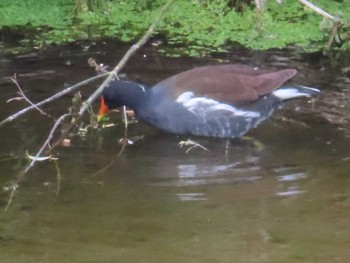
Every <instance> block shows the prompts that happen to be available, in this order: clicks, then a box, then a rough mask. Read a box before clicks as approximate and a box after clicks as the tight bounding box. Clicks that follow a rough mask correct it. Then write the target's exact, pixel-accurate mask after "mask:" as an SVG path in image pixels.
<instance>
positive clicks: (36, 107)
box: [10, 75, 52, 118]
mask: <svg viewBox="0 0 350 263" xmlns="http://www.w3.org/2000/svg"><path fill="white" fill-rule="evenodd" d="M10 79H11V81H12V82H13V83H14V84H15V85H16V87H17V89H18V90H19V93H20V95H21V96H22V98H23V99H24V100H25V101H26V102H28V103H29V104H30V105H31V106H33V107H34V109H36V110H38V111H39V112H40V113H41V114H43V115H45V116H47V117H49V118H52V116H51V115H50V114H47V113H46V112H44V111H43V110H42V109H40V108H39V107H38V106H37V105H35V104H34V103H33V102H32V101H31V100H30V99H28V97H27V96H26V95H25V93H24V91H23V90H22V88H21V86H20V85H19V83H18V81H17V78H16V75H15V76H14V77H12V78H10Z"/></svg>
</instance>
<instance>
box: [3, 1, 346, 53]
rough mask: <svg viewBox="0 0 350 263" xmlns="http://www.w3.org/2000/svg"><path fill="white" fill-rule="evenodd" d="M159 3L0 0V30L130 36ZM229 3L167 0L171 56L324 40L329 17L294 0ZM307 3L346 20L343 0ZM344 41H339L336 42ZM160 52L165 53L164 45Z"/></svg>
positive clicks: (59, 39) (57, 36)
mask: <svg viewBox="0 0 350 263" xmlns="http://www.w3.org/2000/svg"><path fill="white" fill-rule="evenodd" d="M164 2H165V1H162V0H153V1H150V0H134V1H131V0H125V1H120V0H114V1H107V0H100V1H93V0H75V1H74V0H27V1H14V0H2V1H1V2H0V29H1V28H5V27H11V28H14V27H15V28H29V29H30V30H31V32H32V34H31V35H30V36H28V35H25V37H26V38H28V37H29V38H31V39H30V40H31V41H26V43H34V44H35V45H40V46H43V45H47V44H53V43H64V42H72V41H75V40H78V39H90V40H92V39H98V38H103V37H114V38H117V39H119V40H122V41H127V42H129V41H134V40H136V39H137V38H138V37H139V36H140V35H142V34H143V33H144V32H145V30H147V28H148V26H149V25H150V23H151V22H152V20H153V19H154V17H155V15H156V14H157V12H158V10H159V7H160V6H162V5H163V4H164ZM229 2H230V1H227V0H212V1H209V0H207V1H204V0H174V2H173V4H172V6H171V7H170V9H169V10H168V12H167V13H166V16H165V17H164V19H163V20H162V22H161V23H160V25H159V26H158V29H157V33H158V34H161V35H163V36H165V37H166V39H167V41H168V43H169V44H170V45H172V52H171V54H172V55H175V54H176V52H180V53H187V54H189V55H191V56H201V55H205V54H207V53H209V52H213V51H220V52H222V51H225V50H226V49H227V48H229V46H230V45H231V43H236V44H239V45H242V46H244V47H247V48H251V49H260V50H264V49H270V48H285V47H287V46H289V45H294V46H298V47H300V48H301V49H304V50H310V51H316V50H321V49H323V48H324V47H325V44H326V43H327V41H328V38H329V30H330V29H331V27H332V23H330V22H329V21H325V20H324V19H323V18H322V16H320V15H319V14H317V13H315V12H314V11H313V10H311V9H309V8H307V7H305V6H303V5H301V4H300V3H299V2H298V1H295V0H284V1H283V3H282V4H278V3H277V2H276V1H267V4H266V5H265V6H264V10H262V12H260V13H259V12H256V11H255V9H254V6H245V7H244V8H243V9H242V10H243V11H242V12H237V11H235V9H234V8H232V7H230V6H229V4H228V3H229ZM313 3H314V4H316V5H318V6H319V7H321V8H323V9H324V10H327V11H328V12H329V13H331V14H335V15H336V16H337V17H338V18H339V19H340V20H341V21H342V22H343V23H344V24H345V25H349V21H350V0H338V1H329V0H318V1H316V0H315V1H314V2H313ZM347 31H349V28H348V27H346V26H344V27H343V28H342V29H341V32H340V33H341V34H345V33H347ZM33 33H34V34H33ZM339 39H340V40H339V42H340V41H341V37H340V36H339ZM23 43H24V42H23ZM348 46H349V45H348V44H345V45H343V48H346V47H348ZM174 51H175V53H174ZM162 52H165V53H168V51H167V50H165V49H163V50H162Z"/></svg>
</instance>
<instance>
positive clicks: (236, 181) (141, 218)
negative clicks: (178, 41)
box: [0, 43, 350, 263]
mask: <svg viewBox="0 0 350 263" xmlns="http://www.w3.org/2000/svg"><path fill="white" fill-rule="evenodd" d="M126 49H127V47H126V46H122V45H118V44H113V43H100V44H96V45H91V46H86V43H85V44H84V46H83V45H72V46H66V47H59V48H55V49H52V50H48V51H46V52H42V53H40V52H35V53H32V54H28V55H26V56H18V57H14V58H8V57H7V58H1V61H0V77H1V80H0V88H1V95H0V99H1V103H0V117H1V120H2V119H4V118H5V117H7V116H8V115H10V114H11V113H13V112H15V111H17V110H18V109H20V108H21V107H23V106H25V105H26V103H25V102H11V103H6V100H8V99H9V98H12V97H14V96H16V88H15V87H14V86H13V85H11V84H10V82H9V81H8V78H6V77H8V76H11V75H13V74H14V73H16V74H17V76H18V79H19V82H20V83H21V86H22V88H23V89H24V91H25V92H26V94H27V95H28V97H29V98H31V99H32V100H33V101H38V100H40V99H42V98H45V97H47V96H49V95H50V94H53V93H55V92H57V91H59V90H61V89H62V88H63V87H64V86H65V85H67V84H71V83H75V82H78V81H80V80H82V79H85V78H87V77H89V76H92V75H93V74H94V72H93V70H92V69H90V68H89V67H88V65H87V59H88V58H89V57H94V58H95V59H97V60H98V62H100V63H104V64H108V65H111V66H113V65H114V64H115V63H116V61H117V60H118V59H120V58H121V56H122V54H123V52H125V50H126ZM344 61H346V60H344ZM219 62H232V63H244V64H249V65H254V66H261V67H263V68H267V69H277V68H286V67H292V68H296V69H298V71H299V74H298V75H297V76H296V78H295V81H296V82H299V83H303V84H304V85H309V86H314V87H318V88H320V89H321V90H322V92H323V94H322V95H321V96H319V97H318V98H316V99H315V100H314V101H308V100H294V101H291V102H289V103H287V104H286V105H285V106H284V107H283V109H281V110H279V111H278V112H276V113H275V114H274V115H273V117H272V118H271V119H270V120H268V121H266V122H265V123H264V124H262V125H260V126H259V127H258V129H255V130H253V131H252V132H250V133H249V136H251V137H253V138H254V139H255V140H257V141H259V142H260V144H261V145H262V147H261V146H257V145H256V144H254V143H253V142H251V141H233V142H232V143H231V146H230V148H229V153H228V155H225V142H224V141H222V140H216V139H203V138H191V139H193V140H196V141H198V142H199V143H201V144H202V145H203V146H205V147H206V148H208V149H209V150H210V151H204V150H202V149H200V148H195V149H192V150H191V151H189V152H188V153H186V150H187V149H188V148H186V147H183V148H180V147H179V146H178V143H179V142H180V141H181V140H186V139H187V137H177V136H174V135H168V134H164V133H161V132H159V131H157V130H154V129H153V128H151V127H148V126H146V125H144V124H142V123H136V124H132V125H130V127H129V136H130V137H133V136H140V135H143V136H144V138H143V140H141V141H138V142H136V143H135V144H134V145H132V146H128V147H127V148H126V149H125V150H124V152H122V154H120V155H118V153H119V152H120V150H121V145H120V144H118V140H119V139H120V138H121V137H122V136H123V132H124V131H123V124H122V123H121V121H120V120H119V119H117V117H118V116H117V115H113V116H112V118H113V120H115V121H116V122H117V124H118V125H117V126H115V127H113V128H109V129H105V130H103V131H101V130H94V131H90V132H88V133H87V134H85V135H84V136H81V135H80V136H78V135H77V136H74V137H73V138H72V144H71V146H70V147H61V148H57V149H56V150H55V151H54V155H55V156H57V157H58V158H59V160H58V161H57V166H58V167H59V171H60V176H59V177H58V176H57V168H56V164H55V162H53V161H51V162H45V163H40V164H38V165H37V166H36V167H35V168H34V169H33V170H32V171H31V172H30V173H29V174H28V176H27V177H26V179H25V180H24V181H23V182H22V183H21V184H20V186H19V189H18V190H17V191H16V193H15V195H14V197H13V200H12V203H11V205H10V207H9V209H8V210H7V212H4V211H3V209H4V208H5V207H6V204H7V202H8V199H9V197H10V193H9V191H6V189H7V188H6V185H8V184H9V183H10V182H11V181H12V180H13V179H14V178H15V177H16V175H17V174H18V173H19V172H20V171H21V169H23V168H24V167H25V165H26V164H27V161H26V159H25V158H24V157H25V152H26V150H28V152H29V153H31V154H34V153H35V152H36V151H37V150H38V149H39V148H40V146H41V145H42V143H43V142H44V140H45V139H46V136H47V135H48V133H49V130H50V128H51V126H52V125H53V123H54V121H53V120H50V119H48V118H47V117H45V116H43V115H41V114H40V113H38V112H35V111H33V112H30V113H28V114H26V115H25V116H23V117H21V118H20V119H18V120H16V121H14V122H13V123H10V124H8V125H6V126H4V127H1V128H0V131H1V136H0V143H1V151H0V157H1V160H0V167H1V169H0V175H1V176H0V183H1V185H3V188H2V190H1V195H0V204H1V209H2V211H1V212H0V216H1V217H0V230H1V231H0V254H1V262H28V263H31V262H60V263H62V262H170V263H171V262H208V263H209V262H210V263H212V262H220V263H221V262H269V263H270V262H347V261H348V258H349V256H350V249H349V248H350V221H349V218H350V199H349V195H350V177H349V170H350V151H349V131H348V130H349V122H348V120H349V117H348V116H349V110H350V106H349V103H348V98H349V82H350V81H349V70H347V67H348V65H346V64H345V62H342V60H339V63H338V64H334V62H333V61H331V60H330V59H328V58H326V57H323V56H321V55H319V54H316V55H311V56H305V55H300V54H294V53H292V52H280V51H278V52H277V51H276V52H265V53H250V52H246V51H243V50H236V51H232V52H230V53H228V54H225V55H222V54H218V55H215V56H213V57H210V58H206V59H190V58H176V59H172V58H165V57H162V56H161V55H159V54H158V53H157V52H156V51H155V50H154V49H153V48H144V49H143V50H142V51H140V52H139V53H138V54H136V56H134V57H133V58H132V60H130V62H129V63H128V65H127V67H126V68H125V69H124V71H123V72H124V73H126V74H127V76H128V77H129V78H130V79H137V80H142V81H143V82H145V83H147V84H152V83H156V82H157V81H159V80H161V79H163V78H166V77H168V76H170V75H172V74H175V73H178V72H180V71H182V70H185V69H189V68H192V67H194V66H199V65H207V64H213V63H219ZM96 85H97V84H96ZM96 85H90V87H88V88H85V89H83V90H82V94H83V96H84V97H87V96H88V95H89V93H90V92H91V91H92V90H93V89H94V88H95V87H96ZM71 99H72V96H71V95H67V96H65V97H64V98H62V99H61V100H59V101H56V102H53V103H52V104H50V105H48V106H46V107H44V109H45V110H46V111H47V112H48V113H50V114H52V115H53V116H54V117H55V118H57V117H59V116H60V115H61V114H63V113H65V112H66V109H67V107H69V105H70V103H71ZM96 107H97V103H96Z"/></svg>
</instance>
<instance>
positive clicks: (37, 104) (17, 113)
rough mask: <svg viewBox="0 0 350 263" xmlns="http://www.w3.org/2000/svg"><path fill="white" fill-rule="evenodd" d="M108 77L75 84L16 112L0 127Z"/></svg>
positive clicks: (94, 78)
mask: <svg viewBox="0 0 350 263" xmlns="http://www.w3.org/2000/svg"><path fill="white" fill-rule="evenodd" d="M107 75H108V73H104V74H101V75H97V76H94V77H92V78H88V79H86V80H84V81H81V82H79V83H77V84H75V85H73V86H70V87H69V88H66V89H64V90H62V91H60V92H58V93H56V94H55V95H53V96H51V97H49V98H47V99H45V100H42V101H40V102H37V103H35V104H34V105H31V106H29V107H27V108H24V109H22V110H20V111H18V112H16V113H15V114H12V115H11V116H9V117H7V118H6V119H4V120H3V121H1V122H0V127H1V126H3V125H4V124H6V123H9V122H11V121H13V120H15V119H17V118H18V117H20V116H22V115H23V114H25V113H27V112H28V111H30V110H32V109H35V108H37V107H41V106H43V105H45V104H47V103H49V102H51V101H54V100H56V99H58V98H60V97H62V96H63V95H65V94H67V93H70V92H73V91H75V90H77V89H78V88H80V87H82V86H85V85H87V84H89V83H91V82H93V81H95V80H98V79H101V78H103V77H105V76H107Z"/></svg>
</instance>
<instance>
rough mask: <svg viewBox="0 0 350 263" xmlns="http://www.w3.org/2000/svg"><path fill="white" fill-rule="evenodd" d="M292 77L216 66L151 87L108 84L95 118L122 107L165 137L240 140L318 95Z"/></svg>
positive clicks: (123, 82) (288, 71) (290, 71)
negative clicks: (287, 107)
mask: <svg viewBox="0 0 350 263" xmlns="http://www.w3.org/2000/svg"><path fill="white" fill-rule="evenodd" d="M296 73H297V71H296V70H295V69H280V70H275V71H273V70H262V69H258V68H255V67H251V66H247V65H242V64H219V65H208V66H201V67H196V68H193V69H190V70H187V71H184V72H181V73H178V74H176V75H174V76H171V77H169V78H167V79H165V80H162V81H160V82H159V83H157V84H155V85H154V86H152V87H149V86H146V85H144V84H142V83H139V82H133V81H126V80H113V81H112V82H111V83H110V84H109V85H108V86H106V87H105V88H104V90H103V92H102V94H101V104H100V110H99V112H98V119H99V120H100V119H101V118H102V117H103V116H105V115H106V114H107V112H108V111H109V110H111V109H115V108H118V107H120V106H127V107H129V108H130V109H132V110H133V111H134V112H135V116H136V118H137V119H138V120H140V121H142V122H145V123H147V124H149V125H151V126H154V127H156V128H158V129H160V130H163V131H165V132H169V133H173V134H177V135H188V136H191V135H194V136H205V137H216V138H227V139H231V138H240V137H242V136H244V135H245V134H246V133H247V132H248V131H249V130H251V129H253V128H255V127H257V126H258V125H259V124H260V123H261V122H262V121H264V120H266V119H267V118H268V117H270V116H271V114H272V113H273V112H274V110H276V109H278V108H279V107H280V106H281V105H282V104H283V102H285V101H288V100H290V99H295V98H299V97H311V96H313V95H316V94H318V93H320V90H319V89H316V88H312V87H306V86H303V85H298V84H294V83H291V82H290V79H291V78H292V77H294V76H295V75H296Z"/></svg>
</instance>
